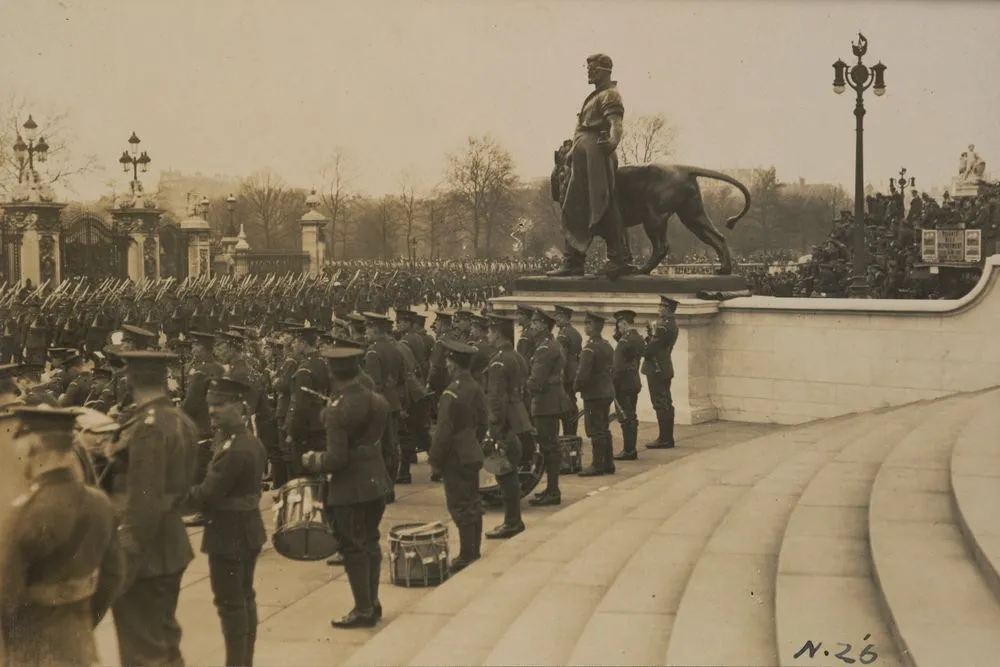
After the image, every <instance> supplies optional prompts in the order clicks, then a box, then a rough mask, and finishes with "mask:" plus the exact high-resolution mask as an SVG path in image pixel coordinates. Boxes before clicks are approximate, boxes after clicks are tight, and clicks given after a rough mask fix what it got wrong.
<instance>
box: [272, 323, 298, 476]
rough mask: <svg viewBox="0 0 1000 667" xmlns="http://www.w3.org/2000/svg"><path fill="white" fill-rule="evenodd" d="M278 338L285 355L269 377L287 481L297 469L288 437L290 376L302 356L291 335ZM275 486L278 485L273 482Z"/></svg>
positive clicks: (296, 368) (290, 399)
mask: <svg viewBox="0 0 1000 667" xmlns="http://www.w3.org/2000/svg"><path fill="white" fill-rule="evenodd" d="M278 340H279V341H283V343H282V344H283V347H284V348H285V355H284V359H282V361H281V365H280V367H278V369H277V370H272V371H271V378H272V382H273V384H274V393H275V408H274V420H275V422H276V423H277V425H278V446H279V447H280V448H281V456H282V461H283V462H284V464H285V466H284V467H285V476H286V481H287V479H290V478H292V477H293V476H294V471H295V470H297V469H298V462H297V460H296V458H297V457H296V454H295V447H294V446H292V444H291V440H289V438H288V407H289V405H291V401H292V378H293V377H295V371H297V370H298V369H299V364H300V363H301V361H302V358H301V355H300V354H299V352H298V348H297V344H295V343H294V341H293V339H292V338H291V337H289V336H287V335H286V334H281V335H280V336H279V338H278ZM275 486H278V485H277V484H275Z"/></svg>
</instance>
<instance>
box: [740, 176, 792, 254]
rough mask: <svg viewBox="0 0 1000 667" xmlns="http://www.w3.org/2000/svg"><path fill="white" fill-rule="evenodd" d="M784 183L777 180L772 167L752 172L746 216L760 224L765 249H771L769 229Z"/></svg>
mask: <svg viewBox="0 0 1000 667" xmlns="http://www.w3.org/2000/svg"><path fill="white" fill-rule="evenodd" d="M784 185H785V184H784V183H782V182H780V181H779V180H778V174H777V170H776V169H775V168H774V167H769V168H767V169H758V170H756V171H755V173H754V178H753V185H752V186H751V188H750V192H751V195H752V198H751V200H752V201H753V206H752V207H751V208H750V212H749V214H748V216H747V217H748V219H749V220H752V221H753V222H756V223H757V224H758V225H759V226H760V230H761V232H762V234H763V250H765V251H770V250H772V247H771V241H772V239H771V231H772V228H773V227H774V224H775V222H776V212H777V207H778V201H779V199H780V198H781V189H782V187H784Z"/></svg>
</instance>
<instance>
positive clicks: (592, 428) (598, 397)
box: [575, 312, 615, 477]
mask: <svg viewBox="0 0 1000 667" xmlns="http://www.w3.org/2000/svg"><path fill="white" fill-rule="evenodd" d="M583 328H584V331H585V332H586V333H587V344H586V345H585V346H584V348H583V351H582V352H581V353H580V367H579V369H578V370H577V373H576V383H575V384H576V389H577V391H579V392H580V397H581V398H582V399H583V427H584V428H585V429H586V431H587V437H588V438H590V447H591V450H592V452H593V458H592V460H591V464H590V465H589V466H588V467H586V468H584V469H583V470H581V471H580V472H579V473H578V474H579V475H580V476H581V477H593V476H596V475H604V474H611V473H613V472H614V471H615V462H614V459H613V458H612V456H613V454H614V452H613V449H612V444H611V425H610V424H609V423H608V410H609V409H610V408H611V402H612V401H614V399H615V386H614V382H613V381H612V379H611V372H612V370H613V368H614V360H615V351H614V349H612V347H611V343H609V342H608V341H606V340H604V337H603V336H602V335H601V332H602V330H603V329H604V316H603V315H599V314H597V313H594V312H588V313H587V317H586V319H585V320H584V324H583Z"/></svg>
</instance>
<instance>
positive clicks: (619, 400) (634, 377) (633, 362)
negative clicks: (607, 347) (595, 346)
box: [612, 329, 645, 452]
mask: <svg viewBox="0 0 1000 667" xmlns="http://www.w3.org/2000/svg"><path fill="white" fill-rule="evenodd" d="M644 350H645V343H644V342H643V340H642V336H640V335H639V332H638V331H636V330H635V329H629V330H628V332H627V333H626V334H625V335H624V336H622V337H621V338H620V340H619V341H618V345H616V346H615V358H614V369H613V373H612V377H613V379H614V385H615V403H616V404H617V407H618V423H619V424H620V425H621V429H622V439H623V441H624V449H625V451H627V452H634V451H635V439H636V436H637V435H638V432H639V416H638V414H637V412H636V410H637V408H638V403H639V391H640V390H641V389H642V381H641V380H640V379H639V360H640V359H641V358H642V355H643V352H644Z"/></svg>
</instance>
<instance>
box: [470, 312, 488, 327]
mask: <svg viewBox="0 0 1000 667" xmlns="http://www.w3.org/2000/svg"><path fill="white" fill-rule="evenodd" d="M471 322H472V324H473V325H474V326H477V327H480V328H481V329H488V328H489V326H490V321H489V319H488V318H485V317H480V316H479V315H473V316H472V318H471Z"/></svg>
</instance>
